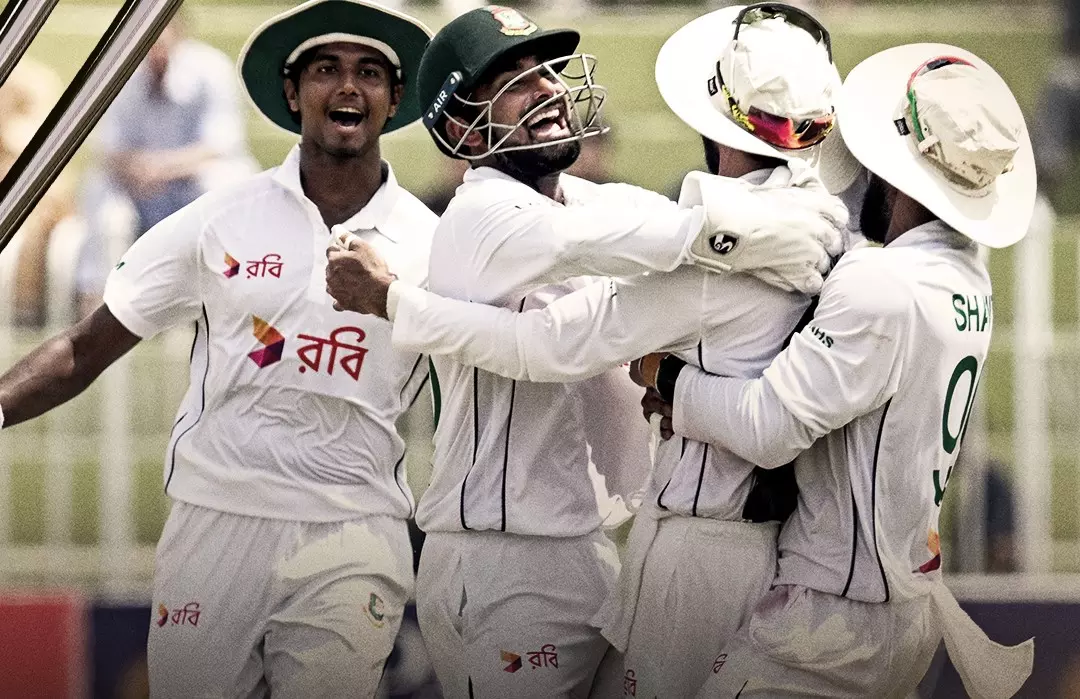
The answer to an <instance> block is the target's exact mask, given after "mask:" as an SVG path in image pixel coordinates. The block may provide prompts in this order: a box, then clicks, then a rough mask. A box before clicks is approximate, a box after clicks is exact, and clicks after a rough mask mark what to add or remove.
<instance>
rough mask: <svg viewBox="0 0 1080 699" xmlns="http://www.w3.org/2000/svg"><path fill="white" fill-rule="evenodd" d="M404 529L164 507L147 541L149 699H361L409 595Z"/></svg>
mask: <svg viewBox="0 0 1080 699" xmlns="http://www.w3.org/2000/svg"><path fill="white" fill-rule="evenodd" d="M412 586H413V576H412V549H411V546H410V543H409V535H408V530H407V528H406V525H405V522H404V521H402V520H399V519H393V518H391V517H384V516H379V517H367V518H363V519H359V520H351V521H347V522H330V523H323V522H296V521H290V520H274V519H263V518H259V517H244V516H240V515H233V514H228V513H224V512H219V511H216V510H209V509H206V508H203V507H197V506H194V505H189V504H186V503H182V502H175V503H174V504H173V507H172V512H171V513H170V514H169V519H168V521H167V522H166V524H165V530H164V531H163V532H162V535H161V540H160V541H159V542H158V547H157V556H156V566H155V570H154V598H153V603H152V608H151V620H150V639H149V648H148V653H147V656H148V664H149V670H150V694H151V696H152V697H153V698H154V699H173V698H174V697H175V698H183V699H196V698H198V699H202V698H204V697H215V698H220V699H224V698H231V697H262V696H266V695H267V694H269V695H271V696H273V697H274V699H318V698H322V697H325V698H327V699H329V698H331V697H333V698H335V699H336V698H338V697H372V696H374V695H375V693H376V691H377V689H378V686H379V680H380V678H381V676H382V670H383V664H384V663H385V661H386V657H387V656H388V655H389V654H390V650H391V649H392V648H393V645H394V639H395V637H396V636H397V631H398V626H399V625H400V623H401V615H402V611H403V609H404V607H405V603H406V602H407V601H408V599H409V596H410V594H411V592H412Z"/></svg>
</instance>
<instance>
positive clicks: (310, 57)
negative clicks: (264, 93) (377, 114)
mask: <svg viewBox="0 0 1080 699" xmlns="http://www.w3.org/2000/svg"><path fill="white" fill-rule="evenodd" d="M321 48H322V46H312V47H311V48H310V49H307V50H306V51H304V52H303V53H301V54H300V55H299V56H297V57H296V60H295V61H293V62H292V63H290V64H289V65H287V66H283V67H282V69H281V77H282V78H284V79H285V80H288V81H289V82H291V83H292V84H293V89H295V90H296V92H297V93H299V92H300V76H301V74H303V72H304V71H305V70H306V69H307V67H308V66H309V65H311V62H312V61H314V60H315V56H316V54H317V53H318V51H319V49H321ZM379 55H380V56H382V53H381V52H380V53H379ZM383 59H384V60H386V68H387V71H388V72H389V74H390V92H393V91H394V88H396V87H397V86H398V85H404V84H405V79H404V77H399V76H398V71H397V69H396V68H394V65H393V64H392V63H390V60H389V59H387V58H386V57H385V56H383ZM281 96H282V99H284V100H285V104H286V108H287V107H288V104H289V100H288V98H287V97H285V90H284V88H282V92H281ZM289 116H291V117H292V120H293V122H294V123H295V124H296V125H297V126H299V125H300V112H294V111H293V110H292V109H289Z"/></svg>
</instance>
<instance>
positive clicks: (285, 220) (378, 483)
mask: <svg viewBox="0 0 1080 699" xmlns="http://www.w3.org/2000/svg"><path fill="white" fill-rule="evenodd" d="M299 164H300V155H299V147H296V148H293V150H292V151H291V152H290V153H289V155H288V157H287V158H286V159H285V162H284V163H283V164H282V165H281V166H279V167H278V168H275V169H273V170H269V171H267V172H264V173H261V174H259V175H256V176H255V177H252V178H250V179H248V180H246V181H245V182H243V183H241V184H237V185H235V186H233V187H229V188H225V189H221V190H217V191H214V192H211V193H209V194H207V195H205V196H203V197H201V198H200V199H198V200H197V201H195V202H194V203H193V204H191V205H190V206H187V207H185V208H184V209H182V210H180V211H178V212H177V213H175V214H173V215H172V216H170V217H168V218H167V219H165V220H164V221H162V222H161V223H160V224H158V225H157V226H155V227H154V228H153V229H151V230H150V231H149V232H147V233H146V234H145V235H143V236H142V237H141V238H139V240H138V241H136V242H135V244H134V245H133V246H132V247H131V249H130V250H128V252H127V253H126V254H125V255H124V257H123V258H122V260H121V261H120V263H119V264H118V265H117V266H116V268H115V269H114V270H113V272H112V273H111V274H110V276H109V280H108V283H107V285H106V288H105V303H106V305H107V306H108V307H109V310H110V311H111V312H112V313H113V315H114V316H116V318H117V319H118V320H119V321H120V322H121V323H123V324H124V326H126V327H127V328H128V329H129V330H130V331H131V332H133V333H134V334H136V335H138V336H139V337H142V338H148V337H150V336H152V335H154V334H156V333H158V332H160V331H161V330H164V329H165V328H168V327H171V326H175V325H179V324H183V323H189V322H194V323H195V341H194V344H193V345H192V348H191V384H190V387H189V388H188V391H187V394H186V395H185V396H184V400H183V403H182V404H181V406H180V409H179V411H178V413H177V418H176V423H175V425H174V426H173V429H172V435H171V437H170V439H169V447H168V451H167V452H166V455H165V488H166V492H167V493H168V494H169V495H170V496H171V497H173V498H175V499H177V500H182V501H184V502H188V503H192V504H195V505H200V506H203V507H208V508H211V509H215V510H221V511H224V512H232V513H236V514H241V515H250V516H255V517H273V518H282V519H292V520H304V521H335V520H342V519H350V518H355V517H358V516H364V515H372V514H386V515H391V516H395V517H402V518H405V517H408V516H409V515H410V513H411V511H412V500H411V496H410V494H409V491H408V488H407V487H406V485H405V474H404V472H403V466H404V452H405V446H404V443H403V441H402V439H401V438H400V437H399V436H398V434H397V431H396V429H395V425H394V422H395V420H396V419H397V418H398V416H399V415H401V413H402V412H403V411H404V410H405V409H406V408H407V407H408V406H409V405H410V403H411V402H412V401H413V400H414V399H415V397H416V395H417V394H418V392H419V390H420V388H421V386H422V384H423V382H424V381H425V380H426V377H427V371H426V362H424V361H422V358H421V357H420V356H419V355H417V354H416V353H410V352H402V351H398V350H394V349H392V348H391V345H390V333H391V326H390V324H389V323H388V322H386V321H384V320H382V319H379V318H376V317H374V316H367V315H360V314H357V313H351V312H346V313H341V312H337V311H335V310H334V309H333V306H332V300H331V298H330V297H329V296H328V295H327V293H326V280H325V274H326V248H327V245H328V244H329V242H330V240H331V234H332V233H331V230H330V229H329V228H327V226H326V225H325V224H324V223H323V221H322V218H321V216H320V214H319V211H318V209H317V208H316V206H315V204H314V203H312V202H311V201H310V200H309V199H308V198H307V197H306V196H305V195H304V193H303V189H302V188H301V185H300V165H299ZM384 168H385V169H384V173H385V181H384V183H383V186H382V187H381V188H380V189H379V190H378V191H377V192H376V193H375V195H374V197H372V199H371V201H370V202H369V203H368V205H367V206H365V207H364V208H363V209H362V210H361V211H360V212H358V213H357V214H356V215H355V216H353V217H352V218H351V219H349V220H348V221H346V222H344V223H342V224H341V225H340V227H339V226H335V227H334V229H335V232H336V231H337V230H338V229H339V228H340V229H344V230H348V231H352V232H355V233H356V234H357V235H359V236H360V237H361V238H363V239H364V240H366V241H368V242H369V243H371V244H372V245H374V246H375V248H376V249H377V250H378V251H379V252H380V254H382V255H383V256H384V257H385V258H386V260H387V261H388V262H389V264H390V266H391V267H392V268H393V269H394V271H395V272H396V273H397V274H398V275H399V276H400V277H401V278H402V279H408V280H410V282H411V283H414V284H423V283H424V280H425V277H426V272H427V263H428V251H429V247H430V242H431V235H432V232H433V230H434V228H435V223H436V221H437V219H436V217H435V215H434V214H432V213H431V212H430V211H429V210H428V209H427V208H426V207H425V206H424V205H423V204H421V203H420V201H419V200H417V199H416V198H415V197H413V196H412V195H411V194H409V193H408V192H406V191H405V190H404V189H402V188H401V187H399V186H398V184H397V181H396V180H395V178H394V175H393V172H392V171H391V170H390V167H389V165H386V164H385V163H384Z"/></svg>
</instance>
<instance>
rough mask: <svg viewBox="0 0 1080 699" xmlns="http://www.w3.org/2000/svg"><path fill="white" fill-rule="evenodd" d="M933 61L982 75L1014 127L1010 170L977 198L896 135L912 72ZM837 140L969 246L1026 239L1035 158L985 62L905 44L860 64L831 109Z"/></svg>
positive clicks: (951, 49) (1015, 108) (942, 48)
mask: <svg viewBox="0 0 1080 699" xmlns="http://www.w3.org/2000/svg"><path fill="white" fill-rule="evenodd" d="M937 56H956V57H958V58H963V59H965V60H967V61H970V62H971V63H972V64H973V65H975V67H976V68H978V69H979V70H980V71H982V72H983V73H984V77H985V78H987V82H988V84H990V85H991V86H992V89H996V90H1001V91H1002V92H1001V95H1000V96H999V99H997V100H996V101H995V103H996V104H997V105H999V108H1002V109H1007V110H1009V112H1010V113H1008V114H1003V115H1001V116H1002V118H1003V119H1004V120H1006V123H1009V122H1012V123H1018V124H1020V125H1021V132H1020V135H1019V139H1018V140H1019V143H1020V148H1019V150H1018V151H1017V152H1016V154H1015V156H1014V157H1013V169H1012V170H1011V171H1009V172H1006V173H1004V174H1002V175H1000V176H999V177H998V178H997V179H996V180H995V181H994V183H993V184H991V185H990V187H989V191H988V192H987V193H986V194H985V195H984V196H981V197H974V196H969V195H966V194H964V193H963V192H961V191H959V190H958V189H957V187H956V186H955V185H953V184H951V183H950V182H949V181H948V180H947V179H946V178H945V177H944V176H943V175H942V174H941V172H940V171H939V170H938V169H937V166H935V165H934V164H933V163H932V162H931V161H930V160H929V159H927V158H926V157H925V156H923V155H922V154H920V153H919V149H918V146H917V145H916V143H915V139H914V138H912V137H911V136H905V135H901V134H900V132H899V131H898V130H897V127H896V125H895V123H894V121H895V120H896V119H898V118H899V117H900V116H902V115H903V113H904V112H903V109H902V105H904V104H906V95H907V83H908V80H909V78H910V77H911V73H912V72H913V71H914V70H916V69H917V68H918V67H919V66H920V65H922V64H923V63H924V62H926V61H927V60H929V59H931V58H935V57H937ZM837 110H838V113H839V116H840V128H841V135H842V136H843V138H844V142H845V143H846V144H847V147H848V149H850V150H851V152H852V154H853V155H854V156H855V157H856V158H857V159H858V160H859V162H861V163H862V164H863V165H864V166H865V167H866V169H868V170H870V172H873V173H874V174H876V175H878V176H879V177H881V178H882V179H884V180H885V181H886V182H888V183H889V184H891V185H892V186H893V187H896V188H897V189H899V190H900V191H901V192H903V193H904V194H906V195H908V196H909V197H911V198H912V199H914V200H915V201H917V202H919V203H920V204H922V205H923V206H924V207H926V208H927V209H928V210H930V212H931V213H933V214H934V215H935V216H937V217H938V218H940V219H941V220H942V221H944V222H945V223H947V224H948V225H950V226H952V227H953V228H955V229H956V230H958V231H960V232H961V233H963V234H965V235H966V236H968V237H969V238H971V239H972V240H975V241H977V242H979V243H982V244H983V245H987V246H989V247H993V248H1002V247H1007V246H1009V245H1012V244H1013V243H1016V242H1017V241H1019V240H1020V239H1021V238H1023V237H1024V235H1026V233H1027V229H1028V225H1029V223H1030V222H1031V215H1032V212H1033V210H1034V207H1035V184H1036V183H1035V157H1034V155H1033V153H1032V148H1031V138H1030V136H1029V135H1028V130H1027V125H1026V124H1025V123H1024V116H1023V113H1022V112H1021V111H1020V105H1019V104H1017V102H1016V98H1015V97H1013V95H1012V92H1011V91H1010V90H1009V87H1008V85H1006V84H1005V81H1004V80H1003V79H1002V78H1001V76H1000V75H998V73H997V72H996V71H995V70H994V69H993V68H992V67H990V65H989V64H987V63H986V62H985V61H983V60H982V59H980V58H979V57H978V56H976V55H974V54H973V53H971V52H970V51H965V50H964V49H961V48H957V47H955V46H949V45H947V44H909V45H906V46H897V47H894V48H891V49H887V50H885V51H882V52H881V53H878V54H875V55H873V56H871V57H870V58H868V59H866V60H865V61H863V62H862V63H860V64H859V65H857V66H856V67H855V68H854V69H852V71H851V73H850V74H849V75H848V77H847V80H846V81H845V82H844V86H843V89H842V90H841V94H840V101H839V104H838V105H837Z"/></svg>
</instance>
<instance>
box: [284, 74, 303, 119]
mask: <svg viewBox="0 0 1080 699" xmlns="http://www.w3.org/2000/svg"><path fill="white" fill-rule="evenodd" d="M285 102H286V104H288V105H289V111H290V112H299V111H300V93H299V92H298V91H297V89H296V83H294V82H293V81H292V80H289V79H286V80H285Z"/></svg>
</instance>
